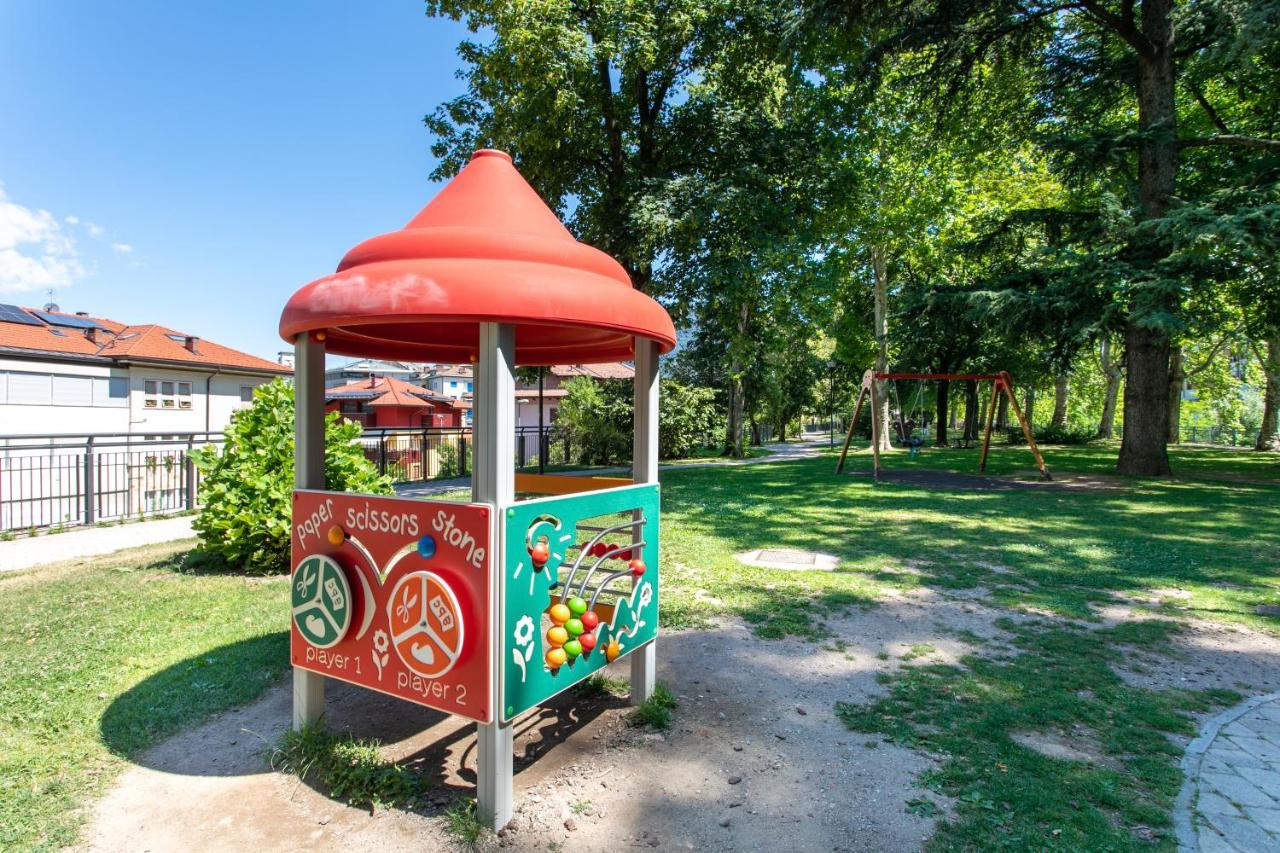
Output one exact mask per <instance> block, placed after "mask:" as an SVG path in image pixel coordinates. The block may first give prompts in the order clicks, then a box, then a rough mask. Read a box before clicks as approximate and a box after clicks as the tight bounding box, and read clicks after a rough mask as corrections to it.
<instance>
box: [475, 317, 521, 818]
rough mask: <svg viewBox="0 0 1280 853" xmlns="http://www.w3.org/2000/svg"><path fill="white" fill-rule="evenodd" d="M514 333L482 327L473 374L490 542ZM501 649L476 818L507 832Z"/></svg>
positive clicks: (496, 578)
mask: <svg viewBox="0 0 1280 853" xmlns="http://www.w3.org/2000/svg"><path fill="white" fill-rule="evenodd" d="M515 353H516V336H515V327H513V326H510V325H505V324H499V323H481V324H480V352H479V354H478V355H479V358H478V359H477V363H476V371H475V396H474V397H473V399H474V401H475V409H474V418H473V419H472V438H473V441H474V442H475V453H474V454H473V458H472V462H471V465H472V471H473V474H472V477H471V499H472V500H473V501H476V502H477V503H487V504H488V505H489V506H490V508H491V509H490V512H489V524H490V536H491V540H490V541H492V542H494V543H499V542H501V541H502V535H501V534H502V522H503V515H502V514H503V512H504V511H505V510H506V507H507V506H509V505H510V504H511V503H513V502H514V501H515V472H514V471H513V470H512V465H511V463H512V460H513V459H514V457H515V448H514V447H512V444H513V443H514V442H515V432H516V424H515V390H516V385H515ZM490 550H491V551H493V552H494V553H491V554H490V555H489V589H490V598H489V613H488V618H487V622H486V626H485V630H493V626H496V625H500V624H501V618H502V598H503V587H502V563H501V558H502V555H501V549H500V548H497V547H495V548H492V549H490ZM501 652H502V643H501V642H499V641H498V635H497V633H496V631H495V633H494V642H493V644H492V648H491V649H490V655H491V660H490V663H489V672H490V678H491V679H493V683H492V686H491V691H492V695H493V702H494V709H493V710H494V715H493V716H494V722H492V723H477V724H476V812H477V815H478V816H479V818H480V820H481V821H482V822H484V824H485V825H486V826H489V827H491V828H493V829H495V830H497V829H501V828H502V827H504V826H506V824H507V821H509V820H511V814H512V811H513V807H514V806H513V791H512V774H513V772H514V766H513V761H512V755H513V747H514V743H513V738H512V726H511V724H510V723H505V724H504V723H502V722H499V720H500V719H501V717H502V714H501V710H502V708H501V698H502V660H501Z"/></svg>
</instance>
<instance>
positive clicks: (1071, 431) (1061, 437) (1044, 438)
mask: <svg viewBox="0 0 1280 853" xmlns="http://www.w3.org/2000/svg"><path fill="white" fill-rule="evenodd" d="M1032 434H1033V435H1035V437H1036V444H1088V443H1089V442H1091V441H1093V440H1094V439H1095V438H1097V437H1098V436H1097V433H1096V431H1095V430H1094V429H1093V428H1092V427H1076V428H1072V427H1067V428H1065V429H1062V428H1058V427H1051V426H1046V427H1037V428H1036V429H1034V430H1033V431H1032ZM1009 443H1010V444H1026V443H1027V438H1026V436H1024V435H1023V434H1022V430H1021V428H1019V427H1016V426H1014V427H1010V428H1009Z"/></svg>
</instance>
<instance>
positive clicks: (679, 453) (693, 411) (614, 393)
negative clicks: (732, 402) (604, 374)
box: [556, 376, 720, 465]
mask: <svg viewBox="0 0 1280 853" xmlns="http://www.w3.org/2000/svg"><path fill="white" fill-rule="evenodd" d="M564 387H565V390H566V391H567V392H568V393H567V394H566V395H565V397H564V399H563V400H562V401H561V403H560V408H559V410H558V414H557V418H556V427H557V428H558V429H559V430H560V431H561V433H567V434H568V436H569V439H570V441H571V443H572V445H573V447H574V449H575V451H576V452H577V454H578V458H579V460H580V461H583V462H588V463H594V464H598V465H607V464H610V463H614V462H623V461H627V460H628V459H630V457H631V433H632V396H631V392H632V388H631V383H630V382H620V381H616V380H607V379H606V380H603V381H598V380H594V379H589V378H587V377H585V376H579V377H576V378H574V379H570V380H569V381H568V382H567V383H565V386H564ZM715 397H716V394H715V391H714V390H712V389H710V388H696V387H691V386H687V385H682V384H681V383H679V382H675V381H673V380H664V381H663V382H662V389H661V393H660V395H659V398H658V454H659V455H660V456H661V457H662V458H663V459H679V458H685V457H689V456H693V455H695V452H696V451H697V450H698V449H699V448H700V447H702V446H703V444H704V442H705V441H706V439H707V437H708V436H710V435H712V434H713V433H714V432H715V431H716V430H717V428H718V427H719V425H720V416H719V413H718V412H717V411H716V408H715Z"/></svg>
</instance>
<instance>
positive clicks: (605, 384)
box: [556, 376, 631, 465]
mask: <svg viewBox="0 0 1280 853" xmlns="http://www.w3.org/2000/svg"><path fill="white" fill-rule="evenodd" d="M564 388H565V391H566V392H567V393H566V395H565V397H564V399H563V400H562V401H561V402H560V408H559V409H558V410H557V412H558V413H557V417H556V426H557V427H559V428H560V429H561V430H562V431H563V432H565V433H567V434H568V435H569V439H570V441H571V442H572V444H573V447H574V450H575V451H576V453H577V454H578V457H579V459H580V460H581V461H583V462H589V463H594V464H598V465H605V464H608V463H610V462H617V461H619V460H622V459H627V458H629V457H630V455H631V399H630V390H631V388H630V383H624V382H617V381H612V380H604V381H599V382H598V381H596V380H594V379H589V378H587V377H585V376H578V377H575V378H573V379H570V380H569V381H568V382H566V383H565V385H564Z"/></svg>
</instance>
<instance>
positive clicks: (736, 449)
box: [720, 303, 751, 459]
mask: <svg viewBox="0 0 1280 853" xmlns="http://www.w3.org/2000/svg"><path fill="white" fill-rule="evenodd" d="M750 324H751V306H750V305H749V304H746V303H744V304H743V305H742V306H740V307H739V308H738V319H737V324H736V325H737V329H736V332H737V334H736V335H734V339H733V341H731V342H730V344H729V353H730V355H729V423H728V425H727V426H726V427H725V436H724V451H723V452H722V453H721V454H720V455H721V456H732V457H733V458H735V459H741V458H742V457H744V456H746V451H744V450H743V447H742V421H743V416H744V414H745V412H746V403H747V401H746V395H745V394H744V393H743V388H742V376H743V374H745V373H746V368H747V365H746V355H745V353H743V351H742V349H743V347H744V346H745V340H746V335H747V329H748V328H749V326H750Z"/></svg>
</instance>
